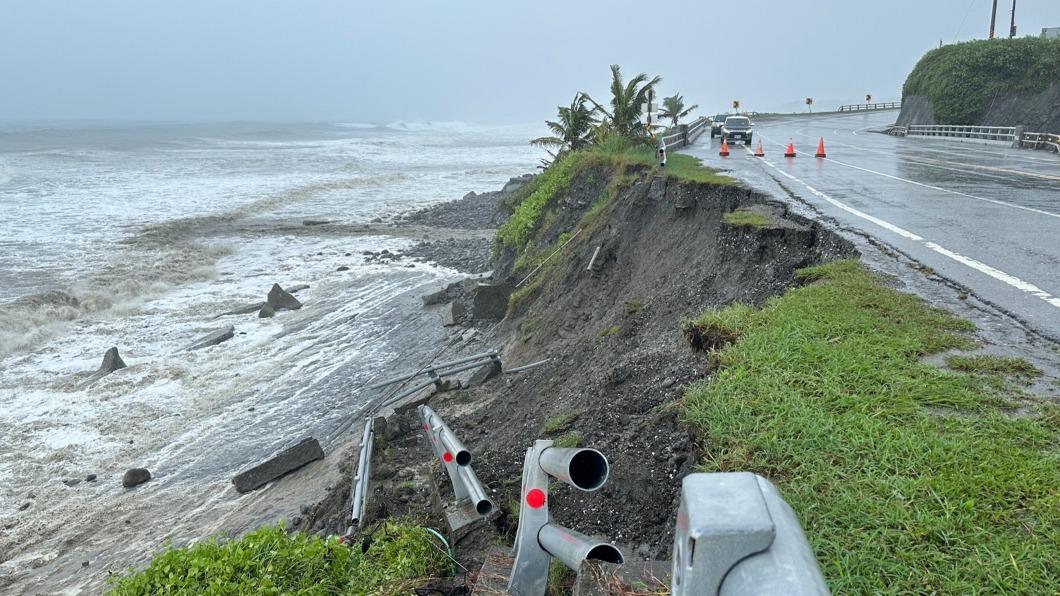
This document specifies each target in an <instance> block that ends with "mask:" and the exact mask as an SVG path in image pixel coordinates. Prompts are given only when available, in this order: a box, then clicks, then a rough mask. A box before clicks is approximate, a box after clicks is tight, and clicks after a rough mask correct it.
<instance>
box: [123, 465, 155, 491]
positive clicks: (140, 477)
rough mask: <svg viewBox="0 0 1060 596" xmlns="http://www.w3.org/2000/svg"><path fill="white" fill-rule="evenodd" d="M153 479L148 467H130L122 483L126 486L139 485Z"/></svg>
mask: <svg viewBox="0 0 1060 596" xmlns="http://www.w3.org/2000/svg"><path fill="white" fill-rule="evenodd" d="M150 479H151V471H150V470H148V469H147V468H129V469H128V470H126V471H125V475H124V476H122V477H121V485H122V486H124V487H125V488H132V487H134V486H139V485H141V484H143V483H145V482H147V481H148V480H150Z"/></svg>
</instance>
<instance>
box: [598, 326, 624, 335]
mask: <svg viewBox="0 0 1060 596" xmlns="http://www.w3.org/2000/svg"><path fill="white" fill-rule="evenodd" d="M619 333H622V328H621V327H619V326H618V325H611V326H610V327H608V328H607V329H601V330H600V332H599V333H597V335H599V336H600V337H611V336H612V335H618V334H619Z"/></svg>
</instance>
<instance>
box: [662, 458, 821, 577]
mask: <svg viewBox="0 0 1060 596" xmlns="http://www.w3.org/2000/svg"><path fill="white" fill-rule="evenodd" d="M829 593H830V592H829V590H828V585H827V584H826V583H825V580H824V576H822V575H821V571H820V569H819V567H818V565H817V559H816V558H815V557H814V554H813V551H812V550H811V549H810V545H809V542H808V541H807V540H806V536H805V535H804V534H803V532H802V527H801V526H800V525H799V521H798V518H797V517H796V516H795V512H794V511H792V509H791V507H790V506H788V504H787V503H785V502H784V500H783V499H782V498H781V497H780V494H779V493H778V492H777V490H776V488H775V487H774V486H773V485H772V484H771V483H770V482H769V481H768V480H766V479H765V478H762V477H760V476H757V475H755V474H751V473H749V472H730V473H714V474H690V475H688V476H686V477H685V478H684V480H683V481H682V483H681V505H680V507H679V509H678V513H677V530H676V532H675V533H674V548H673V577H672V578H671V594H672V596H693V595H696V596H700V595H706V594H709V595H719V596H735V595H741V596H746V595H751V596H755V595H761V596H764V595H767V594H768V595H774V594H785V595H791V596H811V595H813V596H823V595H827V594H829Z"/></svg>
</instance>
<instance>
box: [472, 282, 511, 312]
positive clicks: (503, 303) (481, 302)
mask: <svg viewBox="0 0 1060 596" xmlns="http://www.w3.org/2000/svg"><path fill="white" fill-rule="evenodd" d="M472 294H473V296H474V299H473V302H472V306H471V316H472V317H473V318H475V319H480V320H482V319H485V320H500V319H503V318H504V315H505V314H507V312H508V298H509V297H510V296H511V295H512V286H510V285H508V284H478V285H476V286H475V289H474V290H472Z"/></svg>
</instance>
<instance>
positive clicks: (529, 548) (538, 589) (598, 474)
mask: <svg viewBox="0 0 1060 596" xmlns="http://www.w3.org/2000/svg"><path fill="white" fill-rule="evenodd" d="M608 473H609V467H608V464H607V458H606V457H604V454H602V453H600V452H599V451H597V450H595V449H578V448H573V449H567V448H559V447H554V446H553V442H552V441H549V440H538V441H535V442H534V445H533V446H532V447H530V448H529V449H527V451H526V459H525V460H524V462H523V482H522V488H521V492H520V493H519V494H520V503H519V528H518V530H517V532H516V536H515V552H514V555H515V562H514V564H513V565H512V573H511V577H510V579H509V581H508V593H509V594H512V595H514V596H542V595H543V594H544V593H545V586H546V584H547V583H548V569H549V565H550V563H551V562H552V557H555V558H557V559H559V560H560V561H561V562H562V563H563V564H564V565H566V566H567V567H570V568H571V569H573V570H575V571H578V570H579V569H580V567H581V564H582V562H583V561H586V560H595V561H605V562H608V563H622V562H623V557H622V552H621V551H619V550H618V548H617V547H615V546H614V545H613V544H611V543H610V542H608V541H606V540H603V539H600V538H593V537H591V536H586V535H585V534H582V533H581V532H575V531H574V530H570V529H567V528H564V527H563V526H561V525H558V524H555V523H552V522H551V521H549V514H548V503H549V495H548V491H549V477H550V476H551V477H554V478H555V479H557V480H560V481H562V482H565V483H567V484H569V485H571V486H573V487H574V488H577V489H579V490H583V491H594V490H598V489H599V488H600V487H602V486H603V485H604V483H605V482H607V476H608Z"/></svg>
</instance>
